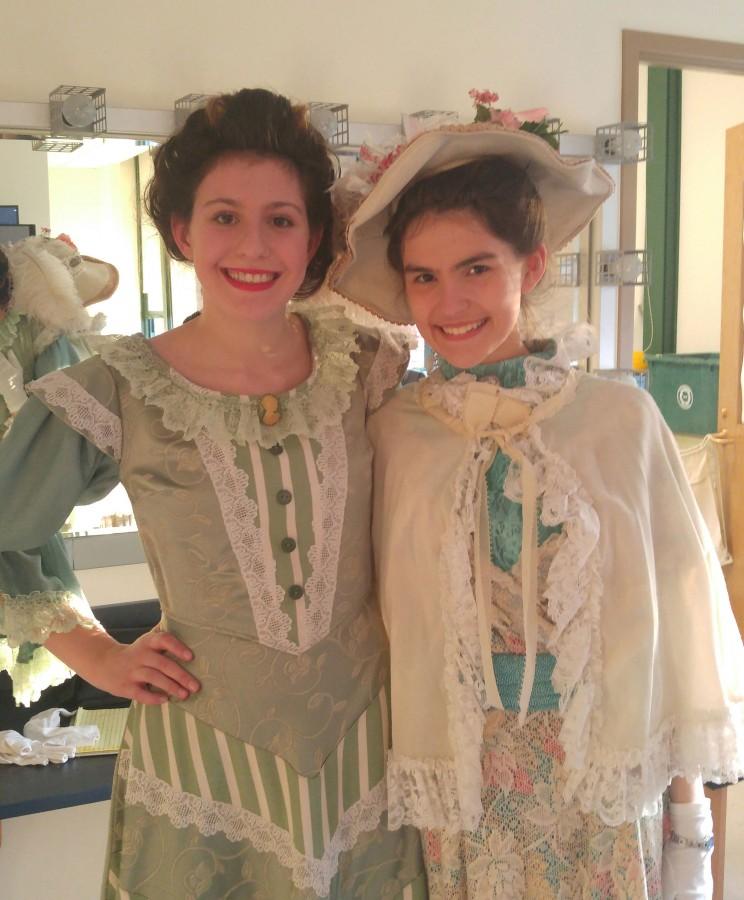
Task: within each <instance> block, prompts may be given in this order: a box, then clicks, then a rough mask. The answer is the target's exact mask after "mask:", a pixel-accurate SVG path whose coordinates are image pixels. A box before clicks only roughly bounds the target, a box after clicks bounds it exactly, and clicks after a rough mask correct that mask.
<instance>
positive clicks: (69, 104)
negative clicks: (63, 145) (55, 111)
mask: <svg viewBox="0 0 744 900" xmlns="http://www.w3.org/2000/svg"><path fill="white" fill-rule="evenodd" d="M61 114H62V121H63V122H64V123H65V125H67V126H68V127H69V128H85V127H86V126H88V125H90V124H91V123H92V122H94V121H95V118H96V107H95V104H94V103H93V98H92V97H89V96H88V95H87V94H71V95H70V96H69V97H68V98H67V99H66V100H65V101H64V102H63V103H62V109H61Z"/></svg>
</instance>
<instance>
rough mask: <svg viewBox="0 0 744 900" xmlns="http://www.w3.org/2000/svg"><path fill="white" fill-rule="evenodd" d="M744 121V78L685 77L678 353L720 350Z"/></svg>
mask: <svg viewBox="0 0 744 900" xmlns="http://www.w3.org/2000/svg"><path fill="white" fill-rule="evenodd" d="M742 18H743V19H744V7H742ZM741 122H744V75H727V74H724V73H719V72H701V71H692V70H686V71H684V72H683V73H682V168H681V179H680V180H681V189H680V219H679V291H678V300H677V304H678V305H677V352H678V353H697V352H704V351H707V352H718V350H719V348H720V343H721V278H722V267H723V187H724V178H725V161H726V160H725V158H726V129H727V128H731V127H732V126H734V125H738V124H740V123H741Z"/></svg>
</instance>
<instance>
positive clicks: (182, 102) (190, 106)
mask: <svg viewBox="0 0 744 900" xmlns="http://www.w3.org/2000/svg"><path fill="white" fill-rule="evenodd" d="M213 96H214V94H184V95H183V97H179V98H178V100H176V102H175V103H174V104H173V109H174V115H175V126H176V131H178V130H179V129H180V128H181V127H182V126H183V124H184V122H185V121H186V119H188V117H189V116H190V115H191V113H192V112H194V110H195V109H201V108H202V107H203V106H206V105H207V101H208V100H209V99H210V98H211V97H213Z"/></svg>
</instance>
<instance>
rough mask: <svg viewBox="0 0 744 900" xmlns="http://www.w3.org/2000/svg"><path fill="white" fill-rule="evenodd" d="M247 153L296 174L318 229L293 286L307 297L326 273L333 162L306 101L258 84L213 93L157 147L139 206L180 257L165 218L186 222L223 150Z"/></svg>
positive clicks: (330, 241) (173, 253)
mask: <svg viewBox="0 0 744 900" xmlns="http://www.w3.org/2000/svg"><path fill="white" fill-rule="evenodd" d="M234 153H250V154H253V155H255V156H258V157H263V158H267V159H277V160H279V161H282V162H285V163H287V164H289V165H290V166H291V167H292V168H293V169H294V170H295V172H296V173H297V175H298V177H299V179H300V184H301V186H302V192H303V196H304V199H305V206H306V209H307V217H308V222H309V225H310V229H311V230H312V231H314V232H317V231H322V237H321V240H320V244H319V245H318V249H317V250H316V252H315V255H314V256H313V258H312V259H311V260H310V263H309V265H308V267H307V273H306V275H305V280H304V281H303V282H302V284H301V285H300V288H299V290H298V292H297V296H298V297H308V296H309V295H310V294H312V293H313V292H314V291H316V290H317V289H318V288H319V287H320V285H321V284H322V282H323V279H324V278H325V274H326V271H327V270H328V266H329V265H330V263H331V260H332V259H333V209H332V205H331V198H330V194H329V190H330V187H331V185H332V184H333V181H334V179H335V167H334V165H333V163H332V161H331V158H330V156H329V153H328V149H327V147H326V143H325V141H324V140H323V137H322V135H321V134H320V132H319V131H317V129H315V128H314V127H313V126H312V125H311V124H310V122H309V119H308V116H307V111H306V108H305V107H303V106H293V105H292V104H291V103H290V101H289V100H287V98H286V97H282V96H281V95H279V94H275V93H273V92H272V91H267V90H263V89H260V88H244V89H243V90H241V91H237V92H236V93H234V94H221V95H219V96H217V97H212V98H211V99H210V100H209V102H208V103H207V105H206V106H205V107H203V108H202V109H197V110H195V111H194V112H193V113H191V115H190V116H189V117H188V119H186V122H185V123H184V125H183V127H182V128H181V129H180V130H179V131H177V132H176V133H175V134H174V135H172V136H171V137H170V138H169V139H168V140H167V141H166V142H165V143H164V144H161V146H160V147H158V149H157V150H156V151H155V154H154V167H155V171H154V174H153V177H152V179H151V181H150V183H149V184H148V185H147V188H146V190H145V208H146V209H147V212H148V213H149V215H150V218H151V219H152V221H153V223H154V224H155V227H156V228H157V229H158V231H159V232H160V235H161V237H162V238H163V241H164V242H165V246H166V248H167V250H168V253H169V254H170V255H171V256H172V257H173V258H174V259H178V260H181V261H184V260H185V257H184V255H183V254H182V253H181V251H180V250H179V248H178V246H177V244H176V242H175V241H174V239H173V234H172V232H171V219H172V217H174V216H175V217H177V218H180V219H183V220H185V221H188V220H189V219H190V218H191V213H192V210H193V206H194V196H195V194H196V190H197V188H198V187H199V184H200V183H201V181H202V179H203V178H204V176H205V175H206V174H207V173H208V172H209V170H210V169H211V168H212V167H213V166H214V165H215V164H216V163H217V161H218V160H219V159H220V158H221V157H223V156H225V155H228V154H234Z"/></svg>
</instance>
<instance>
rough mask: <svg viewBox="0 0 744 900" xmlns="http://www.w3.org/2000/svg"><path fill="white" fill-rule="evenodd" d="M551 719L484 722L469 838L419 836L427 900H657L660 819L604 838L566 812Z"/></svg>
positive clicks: (600, 826)
mask: <svg viewBox="0 0 744 900" xmlns="http://www.w3.org/2000/svg"><path fill="white" fill-rule="evenodd" d="M560 728H561V718H560V715H559V714H558V713H557V712H555V711H553V710H549V711H543V712H534V713H531V714H530V715H529V716H528V717H527V722H526V723H525V725H524V727H523V728H520V727H519V725H518V723H517V714H516V713H510V712H506V713H504V712H494V713H492V714H491V715H489V717H488V720H487V724H486V734H485V744H484V755H483V784H484V787H483V810H484V812H483V818H482V819H481V822H480V825H479V827H478V829H477V830H476V831H467V832H462V833H460V834H456V835H447V834H445V833H444V832H442V831H440V830H438V829H435V830H427V831H425V832H424V834H423V837H424V841H423V843H424V855H425V858H426V867H427V873H428V878H429V892H430V897H431V898H432V900H492V898H499V900H508V898H560V900H620V898H622V900H625V898H628V900H644V898H649V900H658V898H661V851H662V814H661V812H660V813H659V814H658V815H656V816H652V817H647V818H643V819H640V820H639V821H637V822H632V823H629V824H626V825H622V826H620V827H618V828H610V827H608V826H607V825H605V824H604V823H603V822H602V821H601V820H600V819H599V818H598V817H596V816H591V815H585V814H583V813H582V812H580V811H579V810H578V809H577V808H576V807H574V806H571V805H569V804H566V802H565V801H564V800H563V797H562V793H563V787H564V784H565V780H566V775H565V770H564V767H563V750H562V748H561V745H560V743H559V741H558V734H559V732H560Z"/></svg>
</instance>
